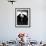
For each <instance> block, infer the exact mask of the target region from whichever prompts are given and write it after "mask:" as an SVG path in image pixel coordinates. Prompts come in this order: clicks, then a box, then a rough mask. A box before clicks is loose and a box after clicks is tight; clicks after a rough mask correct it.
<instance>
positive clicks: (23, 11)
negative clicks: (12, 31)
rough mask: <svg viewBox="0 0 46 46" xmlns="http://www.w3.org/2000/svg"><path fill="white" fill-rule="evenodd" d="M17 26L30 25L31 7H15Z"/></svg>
mask: <svg viewBox="0 0 46 46" xmlns="http://www.w3.org/2000/svg"><path fill="white" fill-rule="evenodd" d="M15 26H16V27H30V8H16V9H15Z"/></svg>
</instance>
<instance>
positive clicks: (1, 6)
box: [0, 0, 46, 41]
mask: <svg viewBox="0 0 46 46" xmlns="http://www.w3.org/2000/svg"><path fill="white" fill-rule="evenodd" d="M44 6H45V4H44V2H43V0H17V1H16V3H14V4H13V5H12V4H11V3H10V2H8V1H7V0H0V41H2V40H5V41H6V40H15V39H16V37H17V34H18V33H19V32H25V33H29V34H30V35H31V39H33V40H37V41H40V40H46V37H45V35H46V31H45V30H46V21H45V20H46V14H45V11H46V10H44V9H45V7H44ZM15 8H31V27H30V28H24V29H23V28H16V27H15Z"/></svg>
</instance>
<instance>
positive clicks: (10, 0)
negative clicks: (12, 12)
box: [8, 0, 16, 4]
mask: <svg viewBox="0 0 46 46" xmlns="http://www.w3.org/2000/svg"><path fill="white" fill-rule="evenodd" d="M8 2H11V3H12V4H13V3H14V2H16V1H15V0H8Z"/></svg>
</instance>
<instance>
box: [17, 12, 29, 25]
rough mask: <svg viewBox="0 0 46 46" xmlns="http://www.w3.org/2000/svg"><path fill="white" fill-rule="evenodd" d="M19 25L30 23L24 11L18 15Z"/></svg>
mask: <svg viewBox="0 0 46 46" xmlns="http://www.w3.org/2000/svg"><path fill="white" fill-rule="evenodd" d="M17 25H28V16H27V15H25V14H23V12H21V13H20V14H19V15H18V16H17Z"/></svg>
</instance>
